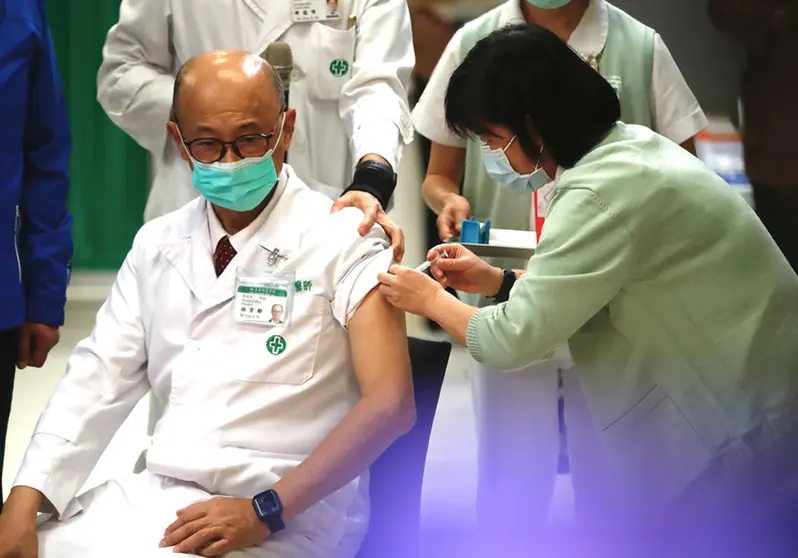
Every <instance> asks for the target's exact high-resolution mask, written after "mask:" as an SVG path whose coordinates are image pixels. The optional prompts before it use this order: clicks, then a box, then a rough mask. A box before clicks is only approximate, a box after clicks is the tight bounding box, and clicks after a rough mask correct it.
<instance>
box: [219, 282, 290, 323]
mask: <svg viewBox="0 0 798 558" xmlns="http://www.w3.org/2000/svg"><path fill="white" fill-rule="evenodd" d="M294 281H295V274H294V273H293V272H284V273H272V272H269V271H265V272H259V273H258V272H254V271H249V270H246V269H240V268H239V269H238V270H236V291H235V303H234V304H233V312H234V313H235V319H236V321H237V322H241V323H248V324H255V325H260V326H263V327H287V326H288V325H290V323H291V312H292V310H293V307H294Z"/></svg>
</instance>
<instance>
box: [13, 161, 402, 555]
mask: <svg viewBox="0 0 798 558" xmlns="http://www.w3.org/2000/svg"><path fill="white" fill-rule="evenodd" d="M331 205H332V202H331V201H330V200H329V199H328V198H326V197H324V196H322V195H320V194H318V193H315V192H312V191H311V190H309V189H308V188H307V187H306V186H305V185H304V184H303V183H302V182H301V181H300V180H299V179H298V178H297V177H296V176H295V175H294V173H293V171H292V170H291V169H290V167H288V166H286V167H284V170H283V172H282V175H281V180H280V183H279V185H278V190H277V192H276V194H275V198H274V199H273V201H272V202H271V203H270V204H269V206H268V207H267V209H266V211H268V212H269V214H268V216H267V219H266V221H265V224H264V225H263V227H262V228H261V229H260V230H259V231H258V232H256V233H255V235H254V236H253V237H252V238H251V239H250V241H249V242H248V243H247V244H246V245H245V247H244V249H243V250H242V251H240V252H239V253H238V254H237V255H236V257H235V258H234V259H233V261H232V263H231V264H230V266H229V267H228V268H227V269H226V270H225V271H224V273H222V275H221V276H220V277H219V278H217V277H216V275H215V272H214V268H213V263H212V255H211V246H210V245H211V243H210V234H209V227H208V219H207V213H206V202H205V201H204V200H203V199H197V200H195V201H193V202H190V203H189V204H188V205H186V206H185V207H183V208H182V209H180V210H178V211H177V212H174V213H171V214H169V215H167V216H165V217H162V218H160V219H157V220H155V221H152V222H150V223H148V224H147V225H145V226H144V227H143V228H142V229H141V231H139V233H138V235H137V237H136V240H135V241H134V245H133V248H132V250H131V252H130V253H129V255H128V257H127V259H126V261H125V263H124V264H123V266H122V268H121V270H120V271H119V275H118V278H117V281H116V283H115V285H114V287H113V290H112V293H111V295H110V297H109V299H108V300H107V302H106V303H105V304H104V305H103V307H102V308H101V310H100V312H99V314H98V317H97V324H96V327H95V329H94V332H93V333H92V335H91V336H90V337H89V338H88V339H86V340H84V341H82V342H81V343H79V344H78V346H77V347H76V348H75V351H74V352H73V354H72V356H71V357H70V360H69V365H68V370H67V374H66V377H65V378H64V380H63V381H62V382H61V384H60V385H59V387H58V389H57V390H56V392H55V394H54V395H53V398H52V399H51V401H50V403H49V404H48V406H47V408H46V410H45V411H44V413H43V415H42V417H41V419H40V421H39V423H38V426H37V428H36V432H35V434H34V437H33V439H32V441H31V444H30V447H29V449H28V451H27V453H26V456H25V459H24V461H23V465H22V467H21V470H20V473H19V476H18V479H17V482H16V484H18V485H25V486H31V487H34V488H36V489H37V490H40V491H41V492H42V493H43V494H45V496H46V497H47V498H48V500H49V501H50V502H51V503H52V505H53V506H54V507H55V509H56V510H57V511H58V512H59V513H60V515H61V518H62V519H69V518H70V517H72V516H73V515H74V514H75V513H76V512H77V511H79V510H80V509H81V503H80V502H79V501H78V500H75V499H74V497H75V493H76V492H77V490H79V489H80V487H81V486H83V484H84V482H85V481H86V478H87V476H88V475H89V473H90V472H91V470H92V468H93V467H94V465H95V463H96V462H97V460H98V459H99V457H100V455H101V453H102V452H103V450H104V448H105V447H106V445H107V443H108V442H109V440H110V439H111V437H112V436H113V434H114V432H115V431H116V430H117V429H118V428H119V426H120V425H121V424H122V422H123V421H124V420H125V418H126V417H127V415H128V414H129V413H130V411H131V410H132V409H133V407H134V406H135V404H136V403H137V402H138V400H139V399H140V398H141V397H142V396H143V395H144V394H145V393H146V392H147V391H148V390H149V389H150V387H152V389H153V391H155V392H156V394H158V396H159V398H160V399H162V400H164V401H167V402H168V404H167V407H166V412H165V414H164V416H163V417H162V419H161V420H160V422H159V423H158V425H157V428H156V432H155V435H154V436H153V438H152V441H151V445H150V448H149V450H148V453H147V471H145V472H144V473H143V474H144V475H148V476H150V477H151V476H153V475H155V476H157V477H158V478H164V479H176V481H177V482H179V483H184V484H185V483H190V484H191V486H193V487H194V488H196V489H197V490H199V491H200V492H202V493H204V494H206V495H210V494H218V495H226V496H233V497H243V498H249V497H252V496H253V495H255V494H257V493H259V492H261V491H263V490H265V489H268V488H269V487H271V486H272V485H273V484H274V483H276V482H277V480H279V479H280V478H282V477H283V476H285V475H286V474H287V473H288V472H290V471H291V470H292V469H294V468H295V467H296V466H297V465H298V464H299V463H300V462H301V461H302V460H303V459H305V457H306V456H307V455H309V454H310V453H311V452H312V451H313V450H314V448H316V446H317V445H318V444H319V443H320V442H321V441H322V440H323V439H324V438H325V437H326V435H327V434H328V433H329V432H330V430H332V428H333V427H334V426H335V425H336V424H338V422H340V420H341V419H342V418H343V417H344V415H345V414H346V413H347V412H348V411H349V410H350V409H351V408H352V407H353V406H354V405H355V403H356V402H357V401H358V399H359V397H360V392H359V386H358V383H357V380H356V377H355V375H354V369H353V366H352V362H351V355H350V351H349V341H348V336H347V332H346V329H345V325H346V324H347V323H348V320H349V318H350V317H351V315H352V314H353V313H354V312H355V310H356V309H357V307H358V305H359V303H360V301H361V300H362V299H363V297H365V295H366V294H367V293H368V292H369V291H370V290H372V289H373V288H374V287H375V286H376V285H377V273H378V272H380V271H384V270H386V269H387V268H388V267H389V266H390V264H391V259H392V253H391V250H390V248H389V243H388V239H387V237H386V235H385V233H384V232H383V231H382V230H381V229H379V228H378V227H375V228H374V229H372V231H371V232H370V233H369V234H368V235H367V236H366V237H360V235H359V234H358V232H357V224H358V223H359V222H360V220H361V219H362V213H360V212H359V211H358V210H356V209H347V210H344V211H342V212H340V213H337V214H334V215H329V209H330V206H331ZM274 249H279V251H280V254H283V255H285V256H286V257H287V259H278V260H277V263H276V264H275V266H274V267H270V266H269V262H268V260H269V253H270V251H273V250H274ZM237 267H240V268H243V269H246V270H248V272H261V273H265V272H266V271H269V270H272V271H278V272H283V271H291V272H294V273H295V278H296V280H297V281H302V288H301V289H300V291H299V292H297V294H296V295H295V298H294V304H293V310H292V319H291V323H290V325H288V326H285V327H283V326H280V327H276V328H267V327H264V326H261V325H251V324H242V323H239V322H237V321H236V320H235V319H234V315H233V304H234V299H233V294H234V289H235V286H236V268H237ZM275 334H277V335H280V336H282V337H283V339H284V340H285V350H284V351H283V352H282V353H280V354H277V355H274V354H271V353H270V352H269V351H268V350H267V340H268V339H270V338H271V336H273V335H275ZM321 355H323V357H322V356H321ZM131 465H132V464H131ZM134 478H135V477H134ZM117 482H118V483H121V485H122V486H123V488H124V487H129V485H130V483H131V482H143V481H132V480H131V479H129V478H128V479H124V478H123V479H120V480H117ZM99 490H101V491H103V490H104V491H105V492H106V493H111V494H113V493H114V491H113V490H110V491H109V489H108V487H107V486H106V487H105V488H102V487H101V488H100V489H99ZM125 490H128V491H130V492H131V493H134V494H136V495H137V496H136V498H137V499H138V500H136V499H135V498H134V499H133V500H130V499H127V498H120V497H116V500H118V501H119V504H118V508H119V511H118V513H117V515H116V516H115V517H112V518H111V521H113V522H119V523H122V524H124V523H126V520H125V518H126V517H127V516H126V515H125V514H126V513H129V514H134V513H135V512H137V511H138V512H140V511H141V509H148V508H151V507H154V506H155V505H154V503H153V502H155V501H164V502H165V504H164V505H165V506H173V502H172V500H170V499H169V498H168V497H166V496H164V495H163V494H160V492H158V491H157V490H155V489H151V490H149V492H148V491H145V490H142V491H137V490H134V489H130V488H126V489H125ZM123 491H124V490H123ZM117 492H118V491H117ZM148 494H150V496H148ZM89 498H95V499H99V500H101V501H102V500H104V497H102V492H101V493H100V496H97V495H96V494H91V495H90V496H89ZM178 500H180V499H179V498H178ZM195 501H196V500H195ZM189 503H191V502H188V503H186V502H183V505H188V504H189ZM174 505H177V504H174ZM102 506H103V504H99V505H97V507H98V509H101V508H102ZM367 508H368V505H367V482H366V480H365V479H364V478H362V477H361V478H360V479H356V480H354V481H353V482H352V483H350V484H349V485H347V486H345V487H343V488H341V489H340V490H338V491H337V492H336V493H334V494H333V495H331V496H329V497H328V498H327V499H325V500H324V501H323V502H320V503H319V504H316V505H315V506H313V507H312V508H311V509H310V510H309V511H308V512H306V514H305V519H304V520H303V521H300V522H297V523H296V524H293V523H292V524H291V525H289V526H288V528H287V529H286V533H288V534H287V535H285V536H286V537H294V536H300V535H301V538H310V539H311V540H313V541H317V545H318V547H319V548H318V549H317V550H318V553H311V554H310V555H311V556H316V555H319V556H327V555H330V556H337V555H348V554H347V552H344V551H342V550H340V547H341V546H343V545H344V542H343V541H344V540H353V539H355V540H356V539H358V537H360V536H362V535H363V534H364V532H365V529H366V525H367V515H368V509H367ZM177 509H179V508H177ZM177 509H168V510H167V512H170V513H172V514H173V513H174V512H176V511H177ZM88 511H89V512H90V511H91V510H88ZM145 515H148V516H152V515H153V514H150V513H148V514H145ZM161 515H163V514H161ZM92 517H94V518H95V520H94V522H92V521H90V522H89V523H93V524H92V525H90V529H94V530H96V531H97V532H100V531H103V529H104V527H103V523H102V522H103V521H104V518H107V514H97V513H94V514H93V515H92ZM308 518H310V519H308ZM128 519H130V532H131V533H135V531H136V530H137V524H136V522H135V517H132V515H131V517H128ZM72 524H73V522H71V521H69V522H67V523H63V524H61V525H63V527H58V528H53V529H50V530H49V531H47V532H46V533H47V535H46V536H48V537H56V538H57V537H63V536H65V535H63V532H64V530H66V531H67V532H68V530H69V529H70V528H71V525H72ZM75 524H80V522H76V523H75ZM83 525H84V527H83V528H82V529H86V527H85V521H84V522H83ZM166 526H167V525H163V526H162V529H165V528H166ZM142 529H145V526H142ZM156 542H157V541H156ZM82 550H85V548H82ZM89 550H92V551H97V552H100V551H101V550H102V549H101V548H98V547H89ZM261 551H262V552H266V551H268V543H267V544H266V545H265V546H264V548H263V549H261V550H260V551H259V552H261ZM304 551H307V549H305V550H304ZM253 552H254V551H253ZM339 552H340V554H339ZM352 552H354V551H352ZM75 555H76V556H77V555H80V556H85V555H86V554H85V553H84V554H81V553H80V552H77V551H76V553H75ZM104 555H106V556H110V555H113V552H111V553H106V554H104ZM272 555H273V554H268V553H267V554H258V553H255V554H252V556H272ZM302 555H303V556H304V554H302ZM43 556H45V557H48V558H49V556H58V557H59V558H60V557H62V556H66V555H64V554H61V553H58V554H52V555H49V554H47V553H44V554H43ZM69 556H70V557H71V555H69ZM281 556H282V554H281Z"/></svg>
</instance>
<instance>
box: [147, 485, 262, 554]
mask: <svg viewBox="0 0 798 558" xmlns="http://www.w3.org/2000/svg"><path fill="white" fill-rule="evenodd" d="M270 534H271V533H270V532H269V528H268V527H267V526H266V525H265V524H264V523H263V522H262V521H261V520H260V519H258V516H257V514H255V509H254V508H253V507H252V500H250V499H247V498H221V497H220V498H213V499H211V500H208V501H206V502H200V503H198V504H194V505H191V506H189V507H187V508H185V509H182V510H180V511H178V512H177V521H175V522H174V523H172V524H171V525H170V526H169V527H167V529H166V532H165V533H164V538H163V540H162V541H161V545H160V546H161V547H162V548H164V547H170V546H173V547H174V548H173V549H172V550H173V551H174V552H182V553H184V554H198V555H200V556H219V555H222V554H225V553H226V552H230V551H232V550H239V549H242V548H250V547H253V546H257V545H259V544H261V543H263V541H265V540H266V539H267V538H269V535H270Z"/></svg>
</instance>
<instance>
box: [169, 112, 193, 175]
mask: <svg viewBox="0 0 798 558" xmlns="http://www.w3.org/2000/svg"><path fill="white" fill-rule="evenodd" d="M166 133H167V134H169V138H170V139H171V140H172V143H174V144H175V147H177V151H178V152H179V153H180V156H181V157H182V158H183V160H184V161H186V162H187V163H189V164H191V157H189V156H188V151H187V150H186V145H185V144H184V143H183V138H181V137H180V132H179V131H178V129H177V124H175V123H174V121H173V120H170V121H169V122H167V123H166Z"/></svg>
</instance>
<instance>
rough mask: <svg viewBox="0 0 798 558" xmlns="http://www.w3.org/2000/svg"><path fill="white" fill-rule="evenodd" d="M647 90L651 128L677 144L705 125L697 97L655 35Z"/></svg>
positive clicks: (683, 141) (704, 118) (689, 137)
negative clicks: (650, 96) (649, 84)
mask: <svg viewBox="0 0 798 558" xmlns="http://www.w3.org/2000/svg"><path fill="white" fill-rule="evenodd" d="M651 93H652V97H653V105H654V111H653V112H654V117H655V118H654V119H655V124H654V126H655V130H656V132H657V133H659V134H661V135H663V136H665V137H666V138H668V139H669V140H671V141H672V142H674V143H677V144H680V145H681V144H683V143H685V142H686V141H687V140H689V139H691V138H693V137H695V136H696V135H697V134H698V133H699V132H700V131H701V130H703V129H704V128H706V127H707V126H708V125H709V121H708V120H707V117H706V116H705V115H704V111H703V110H701V106H700V105H699V104H698V100H697V99H696V98H695V95H693V92H692V91H691V90H690V87H689V86H688V85H687V82H686V81H685V79H684V76H682V73H681V71H679V67H678V66H677V65H676V61H675V60H674V59H673V56H671V53H670V51H669V50H668V47H666V46H665V42H664V41H663V40H662V38H661V37H660V36H659V35H658V34H657V35H655V36H654V69H653V75H652V79H651Z"/></svg>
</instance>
